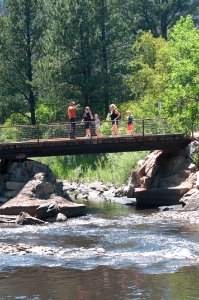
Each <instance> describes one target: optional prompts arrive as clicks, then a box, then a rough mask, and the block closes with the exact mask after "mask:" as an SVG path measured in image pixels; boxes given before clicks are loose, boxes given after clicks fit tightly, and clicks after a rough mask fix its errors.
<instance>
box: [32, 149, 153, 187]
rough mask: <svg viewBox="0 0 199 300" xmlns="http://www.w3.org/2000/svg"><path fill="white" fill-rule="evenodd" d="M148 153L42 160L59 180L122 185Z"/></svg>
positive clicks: (60, 157) (48, 158) (61, 157)
mask: <svg viewBox="0 0 199 300" xmlns="http://www.w3.org/2000/svg"><path fill="white" fill-rule="evenodd" d="M147 154H148V152H125V153H108V154H103V155H92V154H87V155H77V156H59V157H46V158H40V159H38V160H39V161H41V162H43V163H45V164H47V165H49V167H50V168H51V169H52V171H53V172H54V174H55V175H56V177H57V178H60V179H68V180H74V181H77V182H92V181H96V180H98V181H102V182H104V183H113V184H115V185H118V186H119V185H121V184H123V183H126V182H127V181H128V178H129V176H130V174H131V172H132V170H134V169H135V168H136V167H137V163H138V161H139V160H141V159H144V158H145V157H146V155H147Z"/></svg>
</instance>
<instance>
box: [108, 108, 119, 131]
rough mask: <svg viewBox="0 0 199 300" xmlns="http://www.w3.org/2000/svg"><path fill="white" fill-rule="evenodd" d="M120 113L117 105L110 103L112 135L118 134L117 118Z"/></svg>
mask: <svg viewBox="0 0 199 300" xmlns="http://www.w3.org/2000/svg"><path fill="white" fill-rule="evenodd" d="M120 117H121V115H120V113H119V111H118V110H117V107H116V105H115V104H111V105H110V118H111V120H112V136H114V135H118V134H119V128H118V124H119V120H120Z"/></svg>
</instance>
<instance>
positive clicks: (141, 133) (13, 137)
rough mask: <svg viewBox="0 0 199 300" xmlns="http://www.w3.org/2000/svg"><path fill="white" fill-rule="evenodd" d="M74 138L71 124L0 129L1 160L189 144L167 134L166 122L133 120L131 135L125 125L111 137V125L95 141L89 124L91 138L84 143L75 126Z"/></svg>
mask: <svg viewBox="0 0 199 300" xmlns="http://www.w3.org/2000/svg"><path fill="white" fill-rule="evenodd" d="M76 127H77V137H76V139H70V138H69V135H70V124H69V123H56V124H42V125H35V126H31V125H21V126H1V127H0V137H1V142H0V159H13V160H14V159H25V158H29V157H43V156H60V155H76V154H90V153H109V152H131V151H145V150H158V149H162V150H167V151H174V150H179V149H181V148H184V147H186V146H187V145H188V143H189V142H190V141H191V137H186V136H184V135H183V134H180V133H171V132H169V126H168V124H167V122H166V120H165V119H145V120H135V124H134V131H133V134H132V135H129V134H127V132H126V122H123V123H121V124H120V134H119V135H118V136H116V137H111V136H110V134H111V123H107V122H106V124H105V123H104V124H102V130H101V131H102V135H101V137H100V138H97V137H96V136H95V134H94V124H92V126H91V127H92V133H93V134H92V138H90V139H85V138H84V137H83V136H84V134H85V129H84V126H82V124H81V123H77V124H76Z"/></svg>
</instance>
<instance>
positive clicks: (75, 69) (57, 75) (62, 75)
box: [42, 0, 131, 115]
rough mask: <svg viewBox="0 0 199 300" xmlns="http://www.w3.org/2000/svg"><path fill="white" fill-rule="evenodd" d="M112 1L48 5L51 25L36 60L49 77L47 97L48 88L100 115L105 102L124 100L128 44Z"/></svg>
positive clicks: (115, 1)
mask: <svg viewBox="0 0 199 300" xmlns="http://www.w3.org/2000/svg"><path fill="white" fill-rule="evenodd" d="M118 2H119V0H94V1H93V0H73V1H72V0H67V1H64V0H59V1H54V2H51V7H50V8H49V11H50V15H51V20H52V22H51V25H50V26H51V28H50V29H49V31H48V33H49V34H48V36H47V38H46V56H45V57H44V59H43V62H42V68H43V70H45V73H48V74H49V76H50V77H49V78H46V79H47V81H48V82H50V83H51V84H49V85H48V86H49V94H52V86H53V87H54V91H55V90H56V92H55V93H57V95H58V98H59V99H61V98H62V99H69V98H74V99H77V98H78V99H79V100H80V102H81V103H82V104H83V105H84V106H87V105H89V106H91V107H92V108H94V109H95V111H98V112H100V114H102V115H103V114H105V112H106V113H107V110H108V105H109V103H110V102H111V101H114V102H115V101H118V102H120V101H122V100H123V99H124V94H125V92H126V90H127V88H124V85H123V74H124V72H126V68H127V61H128V53H129V51H130V44H131V43H130V42H129V34H128V33H129V32H128V26H127V24H126V23H125V21H124V20H123V19H122V17H121V15H120V13H119V9H118ZM42 82H45V80H44V81H43V80H42ZM53 82H54V83H53ZM55 82H56V84H55ZM42 84H43V83H42Z"/></svg>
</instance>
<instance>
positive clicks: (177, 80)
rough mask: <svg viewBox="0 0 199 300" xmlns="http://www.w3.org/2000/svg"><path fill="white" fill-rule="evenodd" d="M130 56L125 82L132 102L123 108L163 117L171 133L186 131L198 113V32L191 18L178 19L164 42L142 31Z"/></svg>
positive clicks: (189, 128)
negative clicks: (169, 126)
mask: <svg viewBox="0 0 199 300" xmlns="http://www.w3.org/2000/svg"><path fill="white" fill-rule="evenodd" d="M133 56H134V60H133V61H132V62H131V64H130V65H131V69H132V75H131V77H130V79H128V83H129V85H130V87H131V90H132V94H133V95H134V98H135V99H136V101H135V102H134V103H131V102H129V103H128V104H125V108H126V105H128V106H129V109H130V110H131V111H132V113H133V114H134V115H135V116H136V117H139V118H140V117H142V118H143V117H144V118H146V117H149V118H151V117H166V118H168V119H169V121H170V123H171V125H172V128H173V130H174V132H176V131H179V132H182V131H184V132H187V133H188V132H189V133H190V131H191V128H192V127H194V124H195V122H197V120H198V116H199V84H198V78H199V31H198V29H196V28H195V27H194V24H193V21H192V19H191V17H187V18H186V19H184V18H181V19H180V21H179V22H178V23H177V24H176V25H175V26H174V29H173V31H172V32H170V33H169V40H168V41H167V42H166V41H164V40H162V39H160V38H159V39H156V38H154V37H152V35H151V34H150V33H144V34H143V35H142V36H141V37H140V38H139V39H138V42H137V43H136V44H135V45H134V47H133ZM158 102H159V103H161V110H158Z"/></svg>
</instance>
